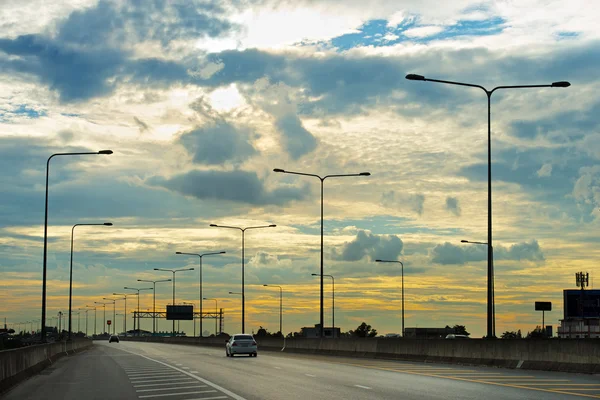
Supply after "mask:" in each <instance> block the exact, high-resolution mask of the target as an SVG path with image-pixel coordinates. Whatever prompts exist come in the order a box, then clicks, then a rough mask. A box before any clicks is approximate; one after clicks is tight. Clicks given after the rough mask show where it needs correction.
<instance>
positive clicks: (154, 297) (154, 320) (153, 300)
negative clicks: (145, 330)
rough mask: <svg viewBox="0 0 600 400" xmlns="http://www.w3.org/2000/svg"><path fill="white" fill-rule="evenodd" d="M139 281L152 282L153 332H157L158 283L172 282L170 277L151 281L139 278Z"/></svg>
mask: <svg viewBox="0 0 600 400" xmlns="http://www.w3.org/2000/svg"><path fill="white" fill-rule="evenodd" d="M137 281H138V282H149V283H152V293H153V296H152V334H155V333H156V284H157V283H158V282H171V280H170V279H161V280H158V281H151V280H148V279H138V280H137Z"/></svg>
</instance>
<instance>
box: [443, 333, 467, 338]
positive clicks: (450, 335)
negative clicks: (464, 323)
mask: <svg viewBox="0 0 600 400" xmlns="http://www.w3.org/2000/svg"><path fill="white" fill-rule="evenodd" d="M446 339H470V337H468V336H467V335H455V334H454V333H451V334H449V335H446Z"/></svg>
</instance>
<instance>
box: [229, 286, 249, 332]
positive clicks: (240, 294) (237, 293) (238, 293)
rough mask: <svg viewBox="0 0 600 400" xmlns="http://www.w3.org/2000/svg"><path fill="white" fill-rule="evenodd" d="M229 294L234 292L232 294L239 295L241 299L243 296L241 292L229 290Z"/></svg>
mask: <svg viewBox="0 0 600 400" xmlns="http://www.w3.org/2000/svg"><path fill="white" fill-rule="evenodd" d="M229 294H234V295H237V296H240V297H242V299H243V298H244V295H243V293H242V292H229ZM242 333H245V332H242Z"/></svg>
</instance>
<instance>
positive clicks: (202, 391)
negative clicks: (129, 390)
mask: <svg viewBox="0 0 600 400" xmlns="http://www.w3.org/2000/svg"><path fill="white" fill-rule="evenodd" d="M214 392H216V390H214V389H213V390H199V391H196V392H185V393H163V394H146V395H143V396H138V398H140V399H147V398H149V397H167V396H183V395H184V394H199V393H214Z"/></svg>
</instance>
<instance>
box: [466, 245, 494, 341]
mask: <svg viewBox="0 0 600 400" xmlns="http://www.w3.org/2000/svg"><path fill="white" fill-rule="evenodd" d="M460 242H461V243H469V244H480V245H484V246H487V249H488V257H489V253H490V251H491V252H492V253H493V251H494V247H493V246H490V245H489V244H488V243H486V242H475V241H471V240H461V241H460ZM494 280H495V278H494V273H493V271H492V299H495V297H496V294H495V291H496V285H495V282H494ZM493 305H494V306H493V307H492V332H494V337H495V334H496V303H495V300H494V303H493Z"/></svg>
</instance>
